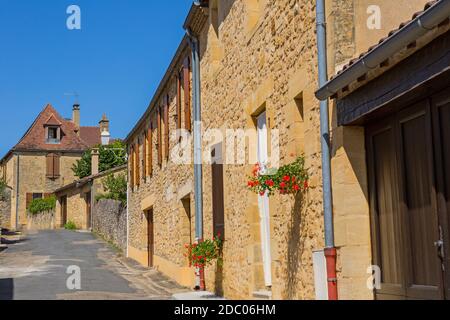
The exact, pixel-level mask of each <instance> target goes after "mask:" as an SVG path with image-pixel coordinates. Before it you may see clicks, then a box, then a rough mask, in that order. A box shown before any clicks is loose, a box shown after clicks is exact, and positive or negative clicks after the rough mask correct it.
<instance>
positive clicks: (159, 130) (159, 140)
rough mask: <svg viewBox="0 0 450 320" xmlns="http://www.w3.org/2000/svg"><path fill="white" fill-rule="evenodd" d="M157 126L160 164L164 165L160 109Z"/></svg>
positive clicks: (159, 109)
mask: <svg viewBox="0 0 450 320" xmlns="http://www.w3.org/2000/svg"><path fill="white" fill-rule="evenodd" d="M157 126H158V141H157V146H158V164H159V165H161V164H162V132H161V108H158V115H157Z"/></svg>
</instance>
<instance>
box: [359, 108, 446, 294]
mask: <svg viewBox="0 0 450 320" xmlns="http://www.w3.org/2000/svg"><path fill="white" fill-rule="evenodd" d="M431 119H432V117H431V108H430V105H429V103H428V100H425V101H422V102H420V103H418V104H416V105H414V106H411V107H409V108H407V109H405V110H404V111H401V112H399V113H397V114H395V115H393V116H391V117H389V118H387V119H385V120H382V121H377V123H376V124H374V125H371V126H368V127H367V145H368V165H369V182H370V207H371V219H372V238H373V241H372V242H373V257H374V264H375V265H378V266H379V267H380V268H381V273H382V274H381V276H382V285H381V290H378V291H377V298H379V299H385V298H389V299H393V298H398V299H442V298H444V281H443V276H444V275H443V270H442V263H441V262H442V261H441V258H440V255H439V254H438V250H437V249H436V243H437V241H438V240H439V238H440V225H441V224H440V220H439V214H438V202H437V194H436V180H435V172H436V168H435V161H434V160H435V159H434V150H433V143H434V141H433V134H432V121H431Z"/></svg>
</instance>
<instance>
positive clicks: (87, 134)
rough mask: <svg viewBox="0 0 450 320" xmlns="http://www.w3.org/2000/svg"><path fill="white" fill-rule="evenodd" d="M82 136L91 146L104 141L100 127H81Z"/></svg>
mask: <svg viewBox="0 0 450 320" xmlns="http://www.w3.org/2000/svg"><path fill="white" fill-rule="evenodd" d="M80 137H81V139H82V140H83V141H84V142H85V143H86V144H87V145H88V146H89V147H93V146H96V145H99V144H101V143H102V139H101V134H100V128H99V127H80Z"/></svg>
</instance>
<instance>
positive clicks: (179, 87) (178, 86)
mask: <svg viewBox="0 0 450 320" xmlns="http://www.w3.org/2000/svg"><path fill="white" fill-rule="evenodd" d="M181 78H182V75H181V72H180V73H178V74H177V129H181V112H182V111H181V110H182V108H183V107H182V106H181Z"/></svg>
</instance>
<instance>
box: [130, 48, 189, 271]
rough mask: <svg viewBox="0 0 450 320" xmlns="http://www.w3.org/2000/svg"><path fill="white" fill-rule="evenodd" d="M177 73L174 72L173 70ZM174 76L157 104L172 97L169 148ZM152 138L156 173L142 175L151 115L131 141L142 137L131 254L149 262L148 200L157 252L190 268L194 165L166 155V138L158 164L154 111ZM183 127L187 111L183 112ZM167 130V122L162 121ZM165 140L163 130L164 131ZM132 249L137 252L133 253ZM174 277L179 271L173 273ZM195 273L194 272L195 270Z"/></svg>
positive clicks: (170, 262)
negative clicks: (187, 248)
mask: <svg viewBox="0 0 450 320" xmlns="http://www.w3.org/2000/svg"><path fill="white" fill-rule="evenodd" d="M186 54H188V52H187V51H186V52H185V53H184V54H183V55H182V57H181V59H180V61H179V63H178V65H177V67H176V70H180V68H181V66H182V65H181V63H182V60H183V57H184V56H185V55H186ZM174 76H175V74H174ZM174 78H175V77H171V81H170V82H169V83H168V84H167V86H166V88H165V89H164V92H162V94H161V96H160V99H159V101H157V103H156V106H161V105H163V99H164V97H165V96H166V95H169V97H170V100H169V102H170V107H169V126H170V127H169V128H170V134H171V140H170V146H169V148H170V152H172V150H173V147H174V142H175V141H176V139H175V138H174V136H173V133H174V132H175V130H176V121H175V120H174V119H176V117H175V115H176V82H175V81H173V79H174ZM151 122H152V127H153V128H154V129H153V141H152V143H151V145H152V150H153V151H152V153H153V158H152V159H153V160H152V163H153V173H152V175H151V176H147V177H143V174H142V172H143V169H142V161H143V147H142V141H143V139H144V136H143V135H144V132H145V131H147V130H148V128H149V126H150V119H148V120H147V121H146V123H145V127H142V128H140V130H139V131H138V132H137V134H136V135H135V137H133V139H132V140H131V142H130V145H134V144H135V143H136V142H138V141H140V143H141V144H140V145H141V147H140V149H139V153H140V161H141V163H140V165H139V170H140V177H141V179H140V185H139V186H135V188H134V190H130V193H129V247H130V250H129V252H130V256H132V257H133V258H135V259H137V260H139V261H140V262H141V263H142V264H146V254H147V251H148V238H147V236H148V227H147V226H148V223H147V215H146V212H144V210H143V207H142V206H143V204H145V203H147V204H148V205H147V207H146V208H144V209H150V207H152V208H153V222H154V239H155V243H154V248H155V252H154V254H155V256H157V257H158V259H160V260H163V261H164V263H165V264H167V265H170V266H171V267H173V268H187V267H188V261H187V259H186V258H185V257H184V255H183V254H184V250H185V249H184V245H185V244H186V243H190V242H192V241H193V240H194V239H193V234H194V225H195V224H194V223H195V222H194V217H192V218H191V220H190V221H189V217H188V215H187V213H186V210H185V208H184V206H183V202H182V198H185V197H190V201H191V208H192V209H191V212H192V213H194V210H193V205H194V199H193V193H192V190H193V165H191V164H177V163H174V162H173V161H168V160H167V159H166V156H165V155H166V154H167V150H164V149H165V147H164V142H163V147H162V149H163V155H164V156H163V162H162V164H161V165H158V152H157V148H156V144H157V130H156V115H155V114H153V116H152V119H151ZM182 123H183V127H184V115H183V116H182ZM162 130H163V132H164V125H163V129H162ZM163 141H164V134H163ZM133 252H136V254H134V253H133ZM173 276H174V277H175V276H176V275H173ZM192 276H193V274H192Z"/></svg>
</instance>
